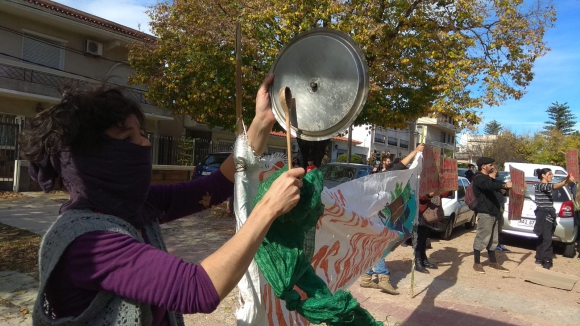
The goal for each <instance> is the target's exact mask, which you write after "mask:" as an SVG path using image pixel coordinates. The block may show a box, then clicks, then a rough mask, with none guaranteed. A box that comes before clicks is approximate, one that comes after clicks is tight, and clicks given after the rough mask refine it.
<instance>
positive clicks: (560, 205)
mask: <svg viewBox="0 0 580 326" xmlns="http://www.w3.org/2000/svg"><path fill="white" fill-rule="evenodd" d="M538 182H540V181H539V180H538V178H530V177H526V186H527V188H526V193H525V196H526V199H525V200H524V208H523V210H522V215H521V217H520V218H519V219H516V220H511V221H510V220H508V208H509V199H508V201H507V203H506V206H505V207H506V210H505V212H504V214H503V219H504V224H503V229H502V233H507V234H513V235H517V236H522V237H528V238H537V236H536V235H535V234H534V231H533V230H534V224H535V223H536V214H535V213H534V211H535V210H536V204H535V202H534V199H535V197H536V196H535V188H534V185H535V184H537V183H538ZM552 198H553V199H554V208H555V209H556V212H557V213H558V217H557V218H556V221H557V222H558V225H557V226H556V231H554V236H553V237H552V240H553V241H556V242H561V243H562V244H563V245H564V257H574V255H575V251H574V249H575V248H574V247H575V243H574V242H575V241H576V239H577V236H578V226H577V225H575V223H574V215H575V214H576V213H577V212H575V211H574V202H573V201H572V196H571V191H570V189H569V188H568V186H566V187H562V188H560V189H556V190H554V191H553V192H552Z"/></svg>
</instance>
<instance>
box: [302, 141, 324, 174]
mask: <svg viewBox="0 0 580 326" xmlns="http://www.w3.org/2000/svg"><path fill="white" fill-rule="evenodd" d="M296 141H297V142H298V148H300V154H301V155H302V167H303V168H306V167H307V166H308V160H309V159H311V160H312V161H314V165H316V166H320V165H321V164H322V159H323V158H324V156H325V155H327V153H328V148H329V146H330V139H327V140H321V141H309V140H303V139H300V138H297V139H296Z"/></svg>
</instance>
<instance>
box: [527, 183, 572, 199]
mask: <svg viewBox="0 0 580 326" xmlns="http://www.w3.org/2000/svg"><path fill="white" fill-rule="evenodd" d="M537 184H538V182H526V186H527V187H526V194H525V196H526V197H531V198H533V199H534V200H535V198H536V189H535V187H534V186H535V185H537ZM552 199H554V202H555V203H563V202H565V201H568V200H570V197H569V196H568V193H566V191H565V190H564V188H559V189H555V190H554V191H552Z"/></svg>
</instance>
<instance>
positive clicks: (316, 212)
mask: <svg viewBox="0 0 580 326" xmlns="http://www.w3.org/2000/svg"><path fill="white" fill-rule="evenodd" d="M287 170H288V169H287V167H286V168H284V169H282V170H279V171H276V172H275V173H274V174H273V175H272V176H271V177H270V178H268V179H267V180H265V181H264V182H263V183H261V184H260V186H259V188H258V195H256V197H255V198H254V204H256V203H258V202H259V201H260V200H261V199H262V197H263V196H264V194H265V193H266V191H268V189H270V186H271V185H272V183H273V182H274V181H275V180H276V179H277V178H278V177H279V176H280V175H281V174H282V173H284V172H285V171H287ZM302 181H303V182H304V185H303V187H302V188H301V189H300V201H299V202H298V205H296V207H295V208H294V209H292V211H290V212H289V213H286V214H284V215H282V216H280V217H278V219H276V221H274V223H273V224H272V226H271V227H270V230H269V231H268V234H267V235H266V238H265V239H264V241H262V244H261V245H260V248H259V249H258V252H257V253H256V257H255V259H256V262H257V263H258V267H259V268H260V271H261V272H262V274H263V275H264V277H265V278H266V281H268V283H269V284H270V285H271V286H272V290H273V291H274V295H275V296H276V297H277V298H279V299H282V300H284V301H286V308H287V309H288V310H291V311H294V310H295V311H297V312H298V313H299V314H300V315H302V316H304V317H305V318H306V319H307V320H308V321H309V322H311V323H314V324H321V323H326V324H327V325H329V326H333V325H337V326H339V325H361V326H369V325H377V326H382V325H383V323H382V322H377V321H375V319H374V318H373V317H372V316H371V315H370V314H369V313H368V311H366V310H365V309H363V308H362V307H361V306H360V304H359V303H358V302H357V300H356V299H355V298H354V297H353V296H352V295H351V294H350V293H349V292H346V291H343V290H339V291H337V292H336V293H335V294H334V295H333V294H332V293H331V292H330V290H329V289H328V286H327V285H326V283H325V282H324V281H323V280H322V279H321V278H320V277H318V275H316V273H315V272H314V269H313V268H312V265H310V259H311V258H312V257H311V255H312V252H313V249H314V241H313V240H314V237H313V236H312V235H313V234H314V228H315V226H316V223H317V222H318V219H319V218H320V216H322V213H323V212H324V205H323V204H322V201H321V200H320V194H321V193H322V189H323V184H322V173H321V172H320V171H318V170H313V171H311V172H309V173H307V174H306V176H304V178H303V179H302ZM305 253H309V254H308V256H307V254H305ZM295 285H296V286H297V287H298V288H300V289H301V290H302V291H304V292H305V293H306V294H307V295H308V299H306V300H300V295H299V294H298V292H296V291H295V290H294V286H295Z"/></svg>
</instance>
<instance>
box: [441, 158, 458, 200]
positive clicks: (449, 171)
mask: <svg viewBox="0 0 580 326" xmlns="http://www.w3.org/2000/svg"><path fill="white" fill-rule="evenodd" d="M457 188H458V184H457V161H456V160H454V159H452V158H447V157H442V158H441V173H440V176H439V191H440V192H444V191H455V190H457Z"/></svg>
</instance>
